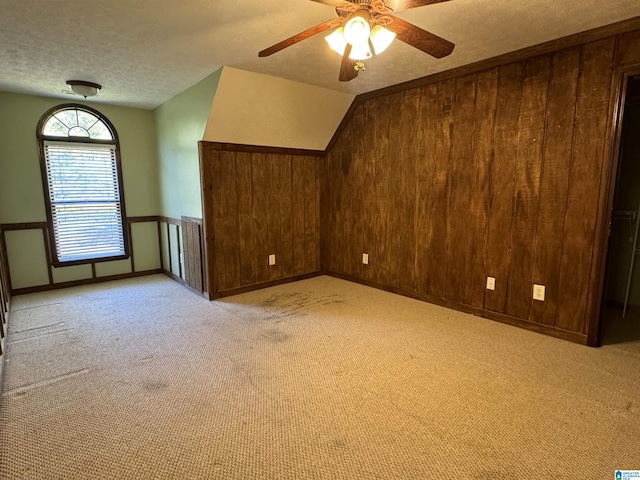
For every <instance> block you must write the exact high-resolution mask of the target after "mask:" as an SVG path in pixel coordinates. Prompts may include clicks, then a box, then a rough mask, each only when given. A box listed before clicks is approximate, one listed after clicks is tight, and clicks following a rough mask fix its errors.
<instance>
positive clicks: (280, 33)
mask: <svg viewBox="0 0 640 480" xmlns="http://www.w3.org/2000/svg"><path fill="white" fill-rule="evenodd" d="M333 16H335V12H334V10H333V8H332V7H330V6H327V5H323V4H320V3H315V2H311V1H309V0H286V1H285V0H234V1H215V0H207V1H204V0H188V1H177V0H111V1H109V2H95V1H94V2H90V1H86V0H64V1H63V0H0V90H5V91H14V92H23V93H30V94H38V95H47V96H61V97H64V98H69V97H68V96H67V95H65V94H63V93H61V92H62V90H65V89H66V86H65V80H68V79H82V80H89V81H93V82H97V83H100V84H102V85H103V86H104V88H103V91H102V92H101V93H100V96H99V98H97V99H96V101H99V102H106V103H114V104H120V105H129V106H135V107H141V108H154V107H156V106H158V105H160V104H162V103H163V102H165V101H167V100H169V99H170V98H171V97H173V96H174V95H176V94H178V93H180V92H181V91H183V90H185V89H186V88H188V87H190V86H191V85H193V84H194V83H196V82H197V81H199V80H200V79H202V78H204V77H205V76H207V75H208V74H210V73H212V72H213V71H215V70H217V69H218V68H220V67H222V66H224V65H228V66H232V67H236V68H240V69H244V70H250V71H253V72H258V73H265V74H269V75H275V76H278V77H283V78H287V79H290V80H294V81H298V82H302V83H307V84H311V85H317V86H322V87H326V88H330V89H334V90H338V91H342V92H346V93H351V94H360V93H364V92H368V91H371V90H376V89H378V88H382V87H386V86H389V85H394V84H397V83H401V82H404V81H407V80H412V79H415V78H419V77H423V76H426V75H430V74H433V73H436V72H440V71H443V70H447V69H450V68H454V67H457V66H460V65H464V64H468V63H472V62H474V61H477V60H481V59H485V58H490V57H493V56H496V55H500V54H503V53H507V52H509V51H513V50H517V49H520V48H524V47H527V46H531V45H535V44H538V43H542V42H545V41H548V40H552V39H554V38H559V37H562V36H566V35H570V34H573V33H577V32H580V31H583V30H588V29H591V28H595V27H598V26H602V25H607V24H610V23H614V22H618V21H621V20H625V19H628V18H632V17H636V16H640V1H638V0H604V1H603V0H560V1H558V0H528V1H514V0H451V1H449V2H445V3H441V4H435V5H430V6H426V7H420V8H416V9H413V10H409V11H406V12H402V13H399V14H398V16H399V17H402V18H403V19H404V20H407V21H409V22H412V23H414V24H416V25H418V26H420V27H422V28H424V29H426V30H429V31H432V32H433V33H435V34H437V35H440V36H442V37H445V38H447V39H448V40H450V41H452V42H454V43H455V44H456V49H455V51H454V52H453V54H452V55H451V56H449V57H446V58H444V59H442V60H436V59H434V58H432V57H429V56H428V55H426V54H424V53H422V52H420V51H418V50H416V49H414V48H412V47H410V46H408V45H405V44H403V43H401V42H399V41H396V42H394V43H393V44H392V45H391V47H390V48H389V49H388V50H387V51H386V52H384V53H383V54H382V55H380V56H379V57H376V58H375V59H373V60H370V61H367V62H366V71H365V72H362V73H361V74H360V75H359V77H358V78H357V79H355V80H353V81H351V82H348V83H341V82H338V70H339V64H340V57H339V56H338V55H337V54H335V53H334V52H332V51H331V50H329V49H328V47H327V46H326V44H325V42H324V40H323V35H322V34H320V35H317V36H315V37H312V38H310V39H308V40H305V41H303V42H301V43H299V44H297V45H295V46H292V47H290V48H287V49H285V50H283V51H282V52H279V53H276V54H274V55H273V56H271V57H267V58H258V55H257V54H258V51H260V50H262V49H264V48H266V47H268V46H270V45H272V44H274V43H276V42H278V41H280V40H283V39H285V38H287V37H289V36H291V35H294V34H296V33H298V32H300V31H301V30H305V29H307V28H310V27H312V26H315V25H317V24H319V23H321V22H323V21H325V20H328V19H330V18H332V17H333Z"/></svg>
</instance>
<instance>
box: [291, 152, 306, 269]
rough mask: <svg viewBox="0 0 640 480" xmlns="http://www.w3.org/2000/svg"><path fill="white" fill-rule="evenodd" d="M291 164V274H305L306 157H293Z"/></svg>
mask: <svg viewBox="0 0 640 480" xmlns="http://www.w3.org/2000/svg"><path fill="white" fill-rule="evenodd" d="M291 162H292V170H291V177H292V192H291V193H292V203H293V273H294V275H300V274H302V273H304V272H305V266H304V264H305V210H306V208H305V200H306V197H307V195H306V194H305V182H304V168H305V164H306V162H308V159H307V157H300V156H294V157H293V158H292V159H291Z"/></svg>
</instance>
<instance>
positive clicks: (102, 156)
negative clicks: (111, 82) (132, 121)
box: [37, 104, 129, 266]
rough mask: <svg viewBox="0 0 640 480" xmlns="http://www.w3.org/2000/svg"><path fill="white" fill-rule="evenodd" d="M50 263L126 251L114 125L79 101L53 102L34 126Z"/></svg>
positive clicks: (87, 259) (99, 258) (103, 258)
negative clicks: (47, 225) (35, 127)
mask: <svg viewBox="0 0 640 480" xmlns="http://www.w3.org/2000/svg"><path fill="white" fill-rule="evenodd" d="M37 136H38V143H39V146H40V166H41V169H42V181H43V185H44V194H45V202H46V206H47V220H48V222H49V232H50V233H52V235H50V236H51V238H50V240H51V253H52V256H53V258H52V260H53V264H54V265H55V266H65V265H75V264H82V263H92V262H96V261H106V260H118V259H123V258H127V257H128V253H129V247H128V242H127V240H126V239H127V238H128V236H127V235H126V215H125V209H124V194H123V191H122V171H121V167H120V147H119V144H118V135H117V133H116V130H115V128H114V127H113V125H112V124H111V122H109V120H107V118H105V117H104V116H103V115H102V114H101V113H100V112H98V111H97V110H94V109H93V108H89V107H86V106H83V105H75V104H66V105H59V106H57V107H55V108H52V109H51V110H49V111H48V112H46V113H45V114H44V115H43V116H42V118H41V119H40V122H39V123H38V129H37Z"/></svg>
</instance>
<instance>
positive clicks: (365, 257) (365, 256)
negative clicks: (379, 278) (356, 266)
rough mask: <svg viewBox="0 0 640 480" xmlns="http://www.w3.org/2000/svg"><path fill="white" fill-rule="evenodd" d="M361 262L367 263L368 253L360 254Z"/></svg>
mask: <svg viewBox="0 0 640 480" xmlns="http://www.w3.org/2000/svg"><path fill="white" fill-rule="evenodd" d="M362 263H363V264H364V265H369V254H368V253H363V254H362Z"/></svg>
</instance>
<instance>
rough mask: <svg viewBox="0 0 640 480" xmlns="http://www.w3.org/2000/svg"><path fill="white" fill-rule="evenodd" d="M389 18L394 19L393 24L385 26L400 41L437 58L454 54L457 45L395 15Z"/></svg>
mask: <svg viewBox="0 0 640 480" xmlns="http://www.w3.org/2000/svg"><path fill="white" fill-rule="evenodd" d="M387 16H388V17H390V18H392V19H393V22H391V23H389V24H388V25H385V27H386V28H387V29H388V30H391V31H392V32H393V33H395V34H396V38H397V39H398V40H400V41H402V42H404V43H406V44H409V45H411V46H412V47H415V48H417V49H418V50H422V51H423V52H424V53H428V54H429V55H431V56H432V57H436V58H442V57H446V56H447V55H450V54H451V52H453V49H454V47H455V44H454V43H451V42H450V41H449V40H445V39H444V38H442V37H439V36H437V35H434V34H433V33H430V32H427V31H426V30H423V29H421V28H420V27H416V26H415V25H413V24H411V23H409V22H405V21H404V20H402V19H400V18H398V17H394V16H393V15H387Z"/></svg>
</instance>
